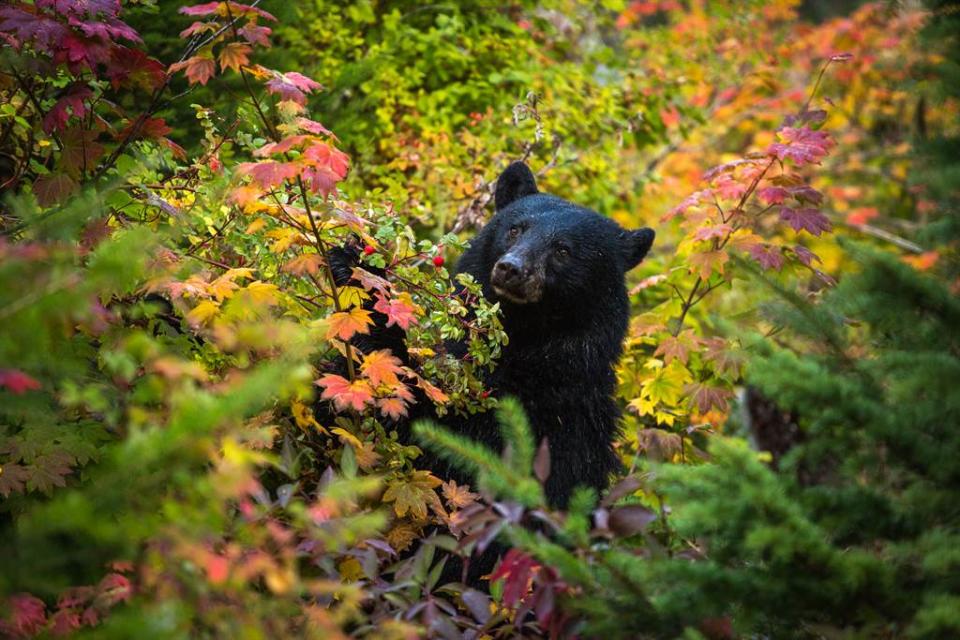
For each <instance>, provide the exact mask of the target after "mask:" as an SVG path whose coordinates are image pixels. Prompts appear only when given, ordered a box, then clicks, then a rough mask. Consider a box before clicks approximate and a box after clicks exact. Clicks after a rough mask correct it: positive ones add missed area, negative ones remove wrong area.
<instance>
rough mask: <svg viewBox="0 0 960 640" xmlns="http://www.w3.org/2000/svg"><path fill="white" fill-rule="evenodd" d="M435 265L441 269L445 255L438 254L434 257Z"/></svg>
mask: <svg viewBox="0 0 960 640" xmlns="http://www.w3.org/2000/svg"><path fill="white" fill-rule="evenodd" d="M433 266H435V267H437V268H438V269H439V268H440V267H442V266H443V256H437V257H436V258H434V259H433Z"/></svg>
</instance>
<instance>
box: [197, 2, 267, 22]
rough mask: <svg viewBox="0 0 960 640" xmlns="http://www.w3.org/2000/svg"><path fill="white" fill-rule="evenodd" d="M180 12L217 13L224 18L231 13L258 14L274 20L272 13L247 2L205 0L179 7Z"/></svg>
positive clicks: (202, 14)
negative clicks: (207, 0) (212, 0)
mask: <svg viewBox="0 0 960 640" xmlns="http://www.w3.org/2000/svg"><path fill="white" fill-rule="evenodd" d="M180 13H182V14H184V15H187V16H209V15H218V16H222V17H224V18H225V17H227V16H231V15H232V16H234V17H238V16H247V17H252V16H259V17H261V18H266V19H267V20H276V18H275V17H273V15H272V14H269V13H267V12H266V11H264V10H263V9H258V8H256V7H254V6H251V5H248V4H240V3H239V2H205V3H204V4H197V5H194V6H192V7H181V8H180Z"/></svg>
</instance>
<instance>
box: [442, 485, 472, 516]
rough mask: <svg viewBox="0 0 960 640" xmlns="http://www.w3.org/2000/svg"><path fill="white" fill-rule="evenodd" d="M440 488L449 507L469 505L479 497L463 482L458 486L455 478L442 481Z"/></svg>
mask: <svg viewBox="0 0 960 640" xmlns="http://www.w3.org/2000/svg"><path fill="white" fill-rule="evenodd" d="M442 488H443V497H444V498H446V499H447V503H448V504H449V505H450V506H451V507H456V508H458V509H462V508H464V507H469V506H470V505H471V504H473V503H474V502H476V500H477V498H479V497H480V495H479V494H477V493H473V492H472V491H470V485H468V484H465V485H459V486H458V485H457V481H456V480H449V481H447V482H444V483H443V485H442Z"/></svg>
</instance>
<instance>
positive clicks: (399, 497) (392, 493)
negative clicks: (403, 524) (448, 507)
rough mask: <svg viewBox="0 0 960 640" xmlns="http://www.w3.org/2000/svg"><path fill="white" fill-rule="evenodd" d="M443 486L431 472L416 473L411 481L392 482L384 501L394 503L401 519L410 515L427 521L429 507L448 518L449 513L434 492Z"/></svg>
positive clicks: (395, 510) (384, 495)
mask: <svg viewBox="0 0 960 640" xmlns="http://www.w3.org/2000/svg"><path fill="white" fill-rule="evenodd" d="M441 484H442V482H441V480H440V479H439V478H437V477H436V476H434V475H433V474H431V473H430V472H429V471H414V472H413V475H412V476H411V477H410V478H409V479H397V480H394V481H392V482H391V483H390V485H389V486H388V487H387V490H386V492H385V493H384V494H383V501H384V502H392V503H393V510H394V512H395V513H396V514H397V516H399V517H401V518H402V517H403V516H405V515H407V513H410V515H411V517H413V518H414V519H416V520H426V519H427V508H428V507H429V508H432V509H433V510H434V511H435V512H436V513H437V514H438V515H440V516H441V517H443V518H446V517H447V512H446V511H445V510H444V508H443V505H442V504H441V503H440V497H439V496H438V495H437V493H436V491H434V489H435V488H436V487H438V486H440V485H441Z"/></svg>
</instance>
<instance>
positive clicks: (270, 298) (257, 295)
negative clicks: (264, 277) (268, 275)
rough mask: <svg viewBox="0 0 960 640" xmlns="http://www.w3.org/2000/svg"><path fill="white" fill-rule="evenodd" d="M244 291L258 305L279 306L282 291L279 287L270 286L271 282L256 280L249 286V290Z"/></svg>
mask: <svg viewBox="0 0 960 640" xmlns="http://www.w3.org/2000/svg"><path fill="white" fill-rule="evenodd" d="M244 291H246V292H247V294H249V296H250V299H251V300H253V301H254V302H255V303H257V304H266V305H274V304H277V300H278V297H279V293H280V290H279V289H277V285H275V284H270V283H269V282H263V281H261V280H254V281H253V282H251V283H250V284H248V285H247V288H246V289H244Z"/></svg>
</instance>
